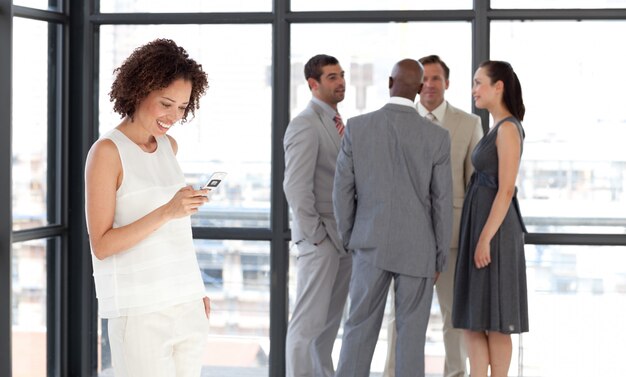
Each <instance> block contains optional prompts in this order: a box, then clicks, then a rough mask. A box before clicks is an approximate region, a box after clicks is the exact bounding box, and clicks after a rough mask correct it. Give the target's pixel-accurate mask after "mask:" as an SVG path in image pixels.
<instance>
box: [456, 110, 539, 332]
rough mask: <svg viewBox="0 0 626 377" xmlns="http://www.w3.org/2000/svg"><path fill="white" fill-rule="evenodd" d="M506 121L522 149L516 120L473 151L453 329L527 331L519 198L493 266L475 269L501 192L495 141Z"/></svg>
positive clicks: (498, 238) (495, 248)
mask: <svg viewBox="0 0 626 377" xmlns="http://www.w3.org/2000/svg"><path fill="white" fill-rule="evenodd" d="M505 121H510V122H513V123H514V124H516V125H517V127H518V130H519V132H520V136H521V139H522V148H523V139H524V130H523V128H522V125H521V124H520V122H519V121H518V120H517V119H515V118H513V117H509V118H506V119H504V120H502V121H501V122H499V123H498V124H496V125H495V127H493V129H492V130H491V131H490V132H489V133H488V134H487V135H485V136H484V137H483V138H482V140H481V141H480V142H479V143H478V144H477V145H476V148H474V151H473V153H472V164H473V165H474V169H475V172H474V174H473V175H472V179H471V181H470V184H469V186H468V188H467V192H466V195H465V201H464V203H463V212H462V214H461V230H460V234H459V251H458V252H459V254H458V258H457V261H456V269H455V279H454V299H453V306H452V325H453V326H454V327H455V328H461V329H467V330H473V331H498V332H501V333H505V334H512V333H522V332H527V331H528V299H527V290H526V260H525V256H524V234H525V233H526V228H525V226H524V222H523V220H522V216H521V214H520V210H519V204H518V201H517V197H516V195H514V196H513V200H512V201H511V205H510V206H509V210H508V212H507V214H506V217H505V218H504V221H503V222H502V225H501V226H500V228H499V229H498V231H497V232H496V234H495V236H494V237H493V239H492V240H491V245H490V246H491V263H490V264H489V265H488V266H487V267H485V268H481V269H478V268H476V265H475V264H474V252H475V249H476V244H477V242H478V238H479V237H480V233H481V231H482V229H483V227H484V225H485V223H486V221H487V217H488V216H489V212H490V211H491V205H492V203H493V200H494V198H495V196H496V193H497V191H498V151H497V148H496V136H497V132H498V128H499V127H500V125H501V124H502V123H503V122H505ZM516 191H517V190H516Z"/></svg>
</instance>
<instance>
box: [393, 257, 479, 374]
mask: <svg viewBox="0 0 626 377" xmlns="http://www.w3.org/2000/svg"><path fill="white" fill-rule="evenodd" d="M457 254H458V250H457V248H452V249H450V254H449V256H448V268H446V270H445V271H444V272H442V273H441V275H439V279H438V280H437V284H435V289H436V291H437V299H438V301H439V307H440V309H441V316H442V318H443V342H444V347H445V350H446V356H445V364H444V370H443V377H467V371H466V366H465V363H466V360H467V351H466V350H465V346H464V343H463V342H464V340H463V331H462V330H459V329H455V328H454V327H452V297H453V292H454V266H455V265H456V257H457ZM391 310H392V312H391V315H390V319H389V324H388V326H389V327H388V329H387V334H388V335H387V341H388V343H387V360H386V361H385V369H384V371H383V377H395V375H396V374H395V368H396V345H395V339H396V320H395V313H394V311H395V310H394V305H392V307H391Z"/></svg>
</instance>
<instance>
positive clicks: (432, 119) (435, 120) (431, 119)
mask: <svg viewBox="0 0 626 377" xmlns="http://www.w3.org/2000/svg"><path fill="white" fill-rule="evenodd" d="M426 119H428V120H430V121H431V122H433V123H437V117H436V116H435V114H433V113H428V114H426Z"/></svg>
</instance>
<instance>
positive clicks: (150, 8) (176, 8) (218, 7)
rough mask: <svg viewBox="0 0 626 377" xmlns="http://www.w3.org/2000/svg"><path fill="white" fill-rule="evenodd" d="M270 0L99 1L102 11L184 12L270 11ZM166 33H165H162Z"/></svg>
mask: <svg viewBox="0 0 626 377" xmlns="http://www.w3.org/2000/svg"><path fill="white" fill-rule="evenodd" d="M271 11H272V1H271V0H237V1H201V0H181V1H167V0H112V1H111V0H107V1H101V2H100V12H102V13H116V12H119V13H132V12H148V13H186V12H198V13H199V12H207V13H208V12H271ZM163 35H166V34H163Z"/></svg>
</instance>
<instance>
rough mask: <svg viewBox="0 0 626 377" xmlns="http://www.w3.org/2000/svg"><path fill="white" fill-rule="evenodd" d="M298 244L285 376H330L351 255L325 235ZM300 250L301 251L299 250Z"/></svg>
mask: <svg viewBox="0 0 626 377" xmlns="http://www.w3.org/2000/svg"><path fill="white" fill-rule="evenodd" d="M302 242H303V243H304V244H302V245H299V247H300V248H301V254H300V255H299V256H298V260H297V264H296V266H297V269H298V277H297V293H296V302H295V305H294V310H293V314H292V316H291V320H290V322H289V326H288V329H287V344H286V354H285V357H286V370H287V373H286V374H287V377H333V376H334V367H333V361H332V357H331V353H332V350H333V345H334V344H335V339H336V338H337V332H338V331H339V325H340V322H341V317H342V314H343V309H344V306H345V303H346V298H347V295H348V284H349V282H350V273H351V271H352V256H351V254H348V253H345V252H344V251H341V252H338V251H337V249H336V248H335V246H334V244H333V243H332V242H331V241H330V239H329V238H328V237H326V238H325V239H324V240H323V241H322V242H321V243H320V244H319V245H318V246H313V245H311V244H308V243H307V241H302ZM302 250H304V251H302Z"/></svg>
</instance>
